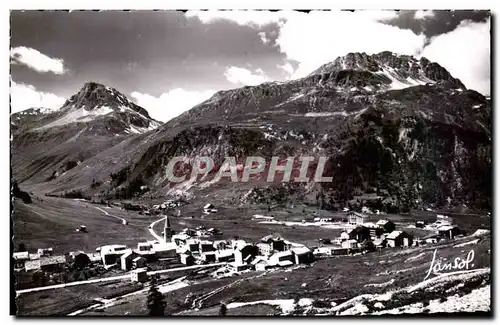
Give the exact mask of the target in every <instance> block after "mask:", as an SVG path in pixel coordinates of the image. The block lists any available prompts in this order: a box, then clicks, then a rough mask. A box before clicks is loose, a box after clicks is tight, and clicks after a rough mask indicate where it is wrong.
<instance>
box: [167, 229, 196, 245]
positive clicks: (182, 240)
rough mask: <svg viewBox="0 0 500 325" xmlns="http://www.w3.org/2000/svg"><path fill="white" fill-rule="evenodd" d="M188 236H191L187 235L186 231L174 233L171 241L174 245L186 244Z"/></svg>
mask: <svg viewBox="0 0 500 325" xmlns="http://www.w3.org/2000/svg"><path fill="white" fill-rule="evenodd" d="M193 231H194V230H193ZM194 233H195V235H196V232H194ZM190 237H192V236H191V235H188V234H187V233H180V234H176V235H173V236H172V242H174V243H175V245H177V246H183V245H186V243H187V241H188V240H189V238H190Z"/></svg>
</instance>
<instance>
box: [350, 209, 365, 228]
mask: <svg viewBox="0 0 500 325" xmlns="http://www.w3.org/2000/svg"><path fill="white" fill-rule="evenodd" d="M347 217H348V219H349V224H350V225H362V224H364V223H365V222H367V221H368V216H367V215H366V214H362V213H358V212H354V211H351V212H349V213H348V214H347Z"/></svg>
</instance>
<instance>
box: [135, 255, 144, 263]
mask: <svg viewBox="0 0 500 325" xmlns="http://www.w3.org/2000/svg"><path fill="white" fill-rule="evenodd" d="M141 258H144V257H142V256H137V257H136V258H134V259H133V260H132V261H134V262H137V261H138V260H140V259H141Z"/></svg>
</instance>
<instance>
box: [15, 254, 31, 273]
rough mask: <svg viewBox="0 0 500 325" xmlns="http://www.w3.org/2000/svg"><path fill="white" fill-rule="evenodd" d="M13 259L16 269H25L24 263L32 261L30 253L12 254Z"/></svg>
mask: <svg viewBox="0 0 500 325" xmlns="http://www.w3.org/2000/svg"><path fill="white" fill-rule="evenodd" d="M12 258H13V259H14V268H16V269H23V268H24V263H25V262H26V261H29V259H30V254H29V253H28V252H16V253H14V254H12Z"/></svg>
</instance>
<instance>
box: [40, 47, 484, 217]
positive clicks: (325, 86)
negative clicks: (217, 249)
mask: <svg viewBox="0 0 500 325" xmlns="http://www.w3.org/2000/svg"><path fill="white" fill-rule="evenodd" d="M491 132H492V119H491V102H490V100H489V99H487V98H486V97H484V96H483V95H481V94H480V93H478V92H476V91H474V90H470V89H467V88H466V87H465V86H464V85H463V83H462V82H461V81H460V80H458V79H457V78H454V77H453V76H452V75H451V74H450V73H449V72H448V71H447V70H446V69H445V68H443V67H441V66H440V65H439V64H438V63H434V62H430V61H429V60H427V59H425V58H420V59H417V58H414V57H411V56H404V55H397V54H394V53H391V52H382V53H378V54H374V55H368V54H366V53H349V54H347V55H346V56H344V57H339V58H337V59H335V60H334V61H332V62H331V63H327V64H325V65H323V66H321V67H319V68H318V69H317V70H315V71H314V72H312V73H311V74H310V75H308V76H306V77H305V78H301V79H297V80H291V81H287V82H270V83H263V84H261V85H258V86H252V87H248V86H247V87H243V88H238V89H232V90H225V91H220V92H218V93H216V94H215V95H214V96H212V97H211V98H210V99H208V100H206V101H204V102H202V103H200V104H198V105H196V106H195V107H193V108H192V109H191V110H189V111H187V112H185V113H184V114H182V115H180V116H178V117H177V118H175V119H173V120H171V121H169V122H167V123H165V124H164V125H162V126H161V127H159V128H158V129H157V130H156V132H149V133H144V134H141V135H138V136H137V137H134V138H129V139H126V140H125V141H123V142H120V143H119V144H117V145H116V146H113V147H109V148H107V149H106V150H104V151H102V152H100V153H99V154H96V155H95V156H94V157H91V158H89V159H87V160H86V161H85V163H84V164H80V165H78V166H76V167H75V168H73V169H72V170H70V171H68V172H67V173H66V174H65V175H63V176H61V177H58V178H57V179H54V180H52V181H51V182H49V183H48V185H49V186H50V188H51V189H52V193H53V194H57V195H65V194H67V193H68V192H71V191H73V192H74V191H77V192H79V193H83V194H84V195H88V196H92V195H94V196H95V195H97V196H101V197H106V198H133V197H135V198H140V197H155V196H164V195H166V194H172V193H184V194H186V195H190V196H192V195H195V196H196V195H201V194H203V195H211V197H223V198H225V199H226V200H227V201H229V202H232V203H241V204H243V203H244V202H261V203H271V202H274V203H287V202H290V201H295V200H302V201H312V202H313V203H317V204H320V205H322V206H326V207H330V208H340V207H343V206H345V205H359V204H365V203H366V204H368V203H369V204H371V205H372V206H373V207H376V208H380V209H385V210H391V209H392V210H401V209H403V210H407V209H409V208H412V207H422V206H427V205H435V206H444V205H452V206H458V205H463V204H465V205H467V206H471V207H478V208H484V207H489V206H491V194H492V187H491V176H492V169H491V167H492V146H491V134H492V133H491ZM200 155H209V156H210V157H212V158H213V159H214V161H215V164H216V167H218V166H220V165H221V164H222V162H223V160H224V157H225V156H236V157H237V162H238V163H242V162H243V160H244V158H245V157H247V156H263V157H270V156H272V155H279V156H281V157H285V156H294V157H299V156H300V155H312V156H316V157H318V156H327V157H328V158H329V160H328V164H327V166H326V171H325V174H326V175H328V176H330V175H331V176H333V179H334V181H333V182H331V183H306V184H305V183H300V184H298V183H291V184H282V183H280V182H279V181H277V182H275V183H274V184H267V183H265V182H264V179H253V180H252V182H249V183H236V184H235V183H228V182H227V181H221V182H214V181H213V174H211V175H208V176H207V177H205V178H204V179H196V180H187V181H186V182H184V183H181V184H172V183H169V182H168V180H167V179H166V173H165V167H166V165H167V163H168V161H169V160H170V159H171V158H172V157H174V156H187V157H195V156H200ZM179 168H180V169H185V171H187V172H189V166H186V165H184V166H180V167H179ZM297 171H298V165H295V171H294V172H297ZM265 175H266V174H265V173H263V177H265ZM96 184H98V185H96ZM364 201H367V202H364ZM368 201H369V202H368Z"/></svg>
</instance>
